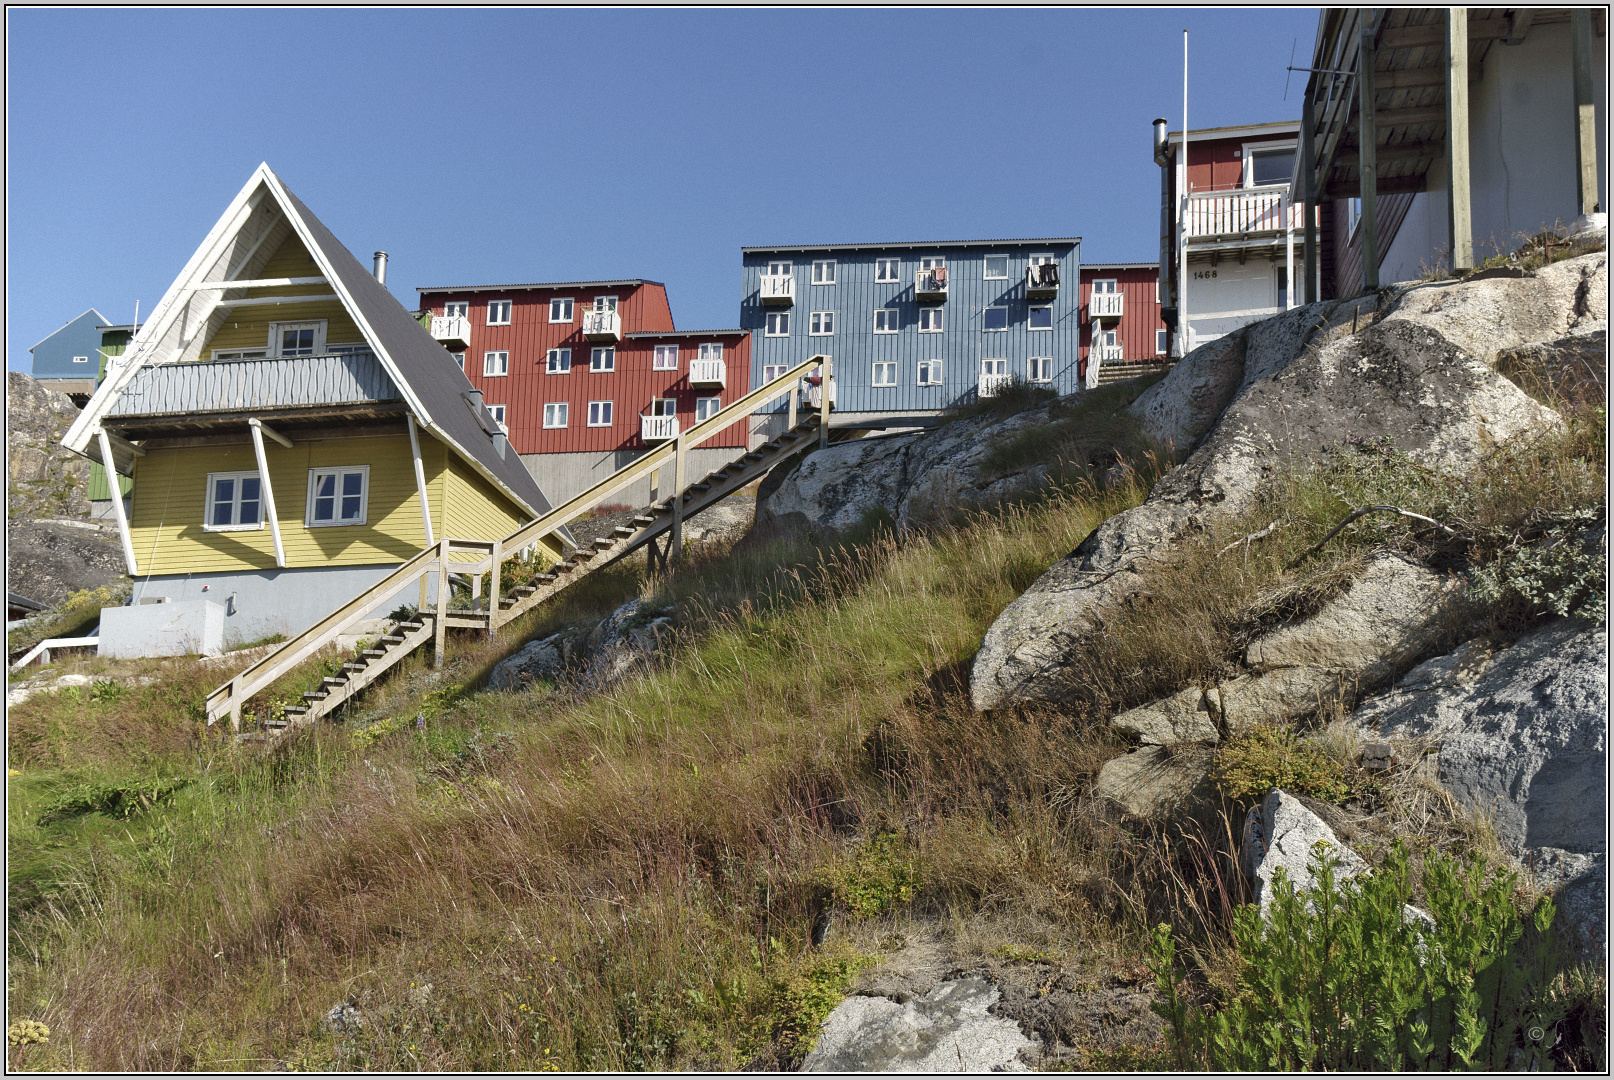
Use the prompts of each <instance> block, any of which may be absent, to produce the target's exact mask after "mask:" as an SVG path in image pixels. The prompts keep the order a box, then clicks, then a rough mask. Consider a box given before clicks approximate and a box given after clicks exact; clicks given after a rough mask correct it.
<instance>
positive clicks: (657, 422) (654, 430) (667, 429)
mask: <svg viewBox="0 0 1614 1080" xmlns="http://www.w3.org/2000/svg"><path fill="white" fill-rule="evenodd" d="M639 437H640V438H641V439H643V440H644V441H645V442H666V441H667V440H668V439H676V438H678V417H676V416H641V417H639Z"/></svg>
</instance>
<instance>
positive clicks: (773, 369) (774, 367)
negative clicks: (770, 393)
mask: <svg viewBox="0 0 1614 1080" xmlns="http://www.w3.org/2000/svg"><path fill="white" fill-rule="evenodd" d="M789 370H790V365H789V364H763V365H762V381H763V382H764V383H771V382H773V380H775V379H777V378H778V377H779V376H781V375H783V374H784V373H785V372H787V371H789Z"/></svg>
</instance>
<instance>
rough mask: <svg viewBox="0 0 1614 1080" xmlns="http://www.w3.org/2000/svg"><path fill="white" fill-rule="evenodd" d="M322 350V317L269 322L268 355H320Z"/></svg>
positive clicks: (323, 350) (323, 338) (323, 324)
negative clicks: (308, 320)
mask: <svg viewBox="0 0 1614 1080" xmlns="http://www.w3.org/2000/svg"><path fill="white" fill-rule="evenodd" d="M324 352H325V320H324V319H320V320H318V321H317V322H272V323H270V324H269V355H271V356H320V355H322V354H323V353H324Z"/></svg>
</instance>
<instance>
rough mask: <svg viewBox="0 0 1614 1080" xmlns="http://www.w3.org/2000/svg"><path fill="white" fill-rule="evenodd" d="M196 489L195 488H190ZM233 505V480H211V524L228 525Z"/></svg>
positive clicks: (230, 522)
mask: <svg viewBox="0 0 1614 1080" xmlns="http://www.w3.org/2000/svg"><path fill="white" fill-rule="evenodd" d="M191 490H192V491H194V490H196V489H195V488H192V489H191ZM234 507H235V481H234V480H233V479H232V480H215V481H213V524H215V525H230V524H233V522H232V520H231V512H232V510H233V509H234Z"/></svg>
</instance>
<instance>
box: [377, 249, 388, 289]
mask: <svg viewBox="0 0 1614 1080" xmlns="http://www.w3.org/2000/svg"><path fill="white" fill-rule="evenodd" d="M375 279H376V280H377V281H379V282H381V284H383V285H385V284H386V283H387V253H386V252H385V251H378V252H376V253H375Z"/></svg>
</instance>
